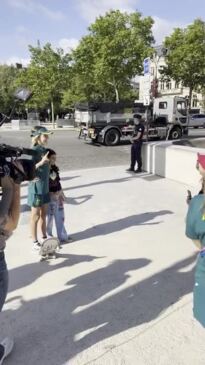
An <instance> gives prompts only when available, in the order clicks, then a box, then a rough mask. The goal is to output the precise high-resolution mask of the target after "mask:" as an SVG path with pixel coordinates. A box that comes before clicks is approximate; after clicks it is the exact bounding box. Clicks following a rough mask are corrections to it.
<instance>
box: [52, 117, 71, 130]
mask: <svg viewBox="0 0 205 365" xmlns="http://www.w3.org/2000/svg"><path fill="white" fill-rule="evenodd" d="M74 122H75V121H74V119H72V118H71V119H57V120H56V127H57V128H63V127H70V128H71V127H74Z"/></svg>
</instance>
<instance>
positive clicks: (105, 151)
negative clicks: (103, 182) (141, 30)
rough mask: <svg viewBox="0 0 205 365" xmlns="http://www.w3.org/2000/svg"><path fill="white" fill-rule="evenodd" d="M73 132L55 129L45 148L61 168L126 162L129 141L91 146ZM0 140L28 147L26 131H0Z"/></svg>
mask: <svg viewBox="0 0 205 365" xmlns="http://www.w3.org/2000/svg"><path fill="white" fill-rule="evenodd" d="M77 137H78V132H77V131H68V130H62V131H59V130H58V131H55V133H54V134H53V135H52V136H51V137H50V140H49V144H48V147H50V148H52V149H54V150H55V151H56V152H57V157H58V165H59V167H60V168H61V170H64V171H69V170H78V169H85V168H93V167H106V166H116V165H126V164H127V165H128V167H129V159H130V157H129V153H130V144H129V143H126V144H125V143H123V144H122V145H119V146H116V147H105V146H102V145H93V144H92V143H90V142H89V141H87V142H85V141H84V140H82V139H81V140H79V139H78V138H77ZM0 143H6V144H10V145H13V146H21V147H22V146H24V147H30V144H31V139H30V133H29V131H15V132H13V131H0Z"/></svg>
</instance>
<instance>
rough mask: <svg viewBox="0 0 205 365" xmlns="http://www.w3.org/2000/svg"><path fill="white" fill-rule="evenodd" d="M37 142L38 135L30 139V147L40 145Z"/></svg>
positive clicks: (38, 140) (38, 139)
mask: <svg viewBox="0 0 205 365" xmlns="http://www.w3.org/2000/svg"><path fill="white" fill-rule="evenodd" d="M39 142H40V135H39V136H35V137H32V139H31V145H32V147H34V146H37V145H38V144H40V143H39Z"/></svg>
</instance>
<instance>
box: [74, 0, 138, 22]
mask: <svg viewBox="0 0 205 365" xmlns="http://www.w3.org/2000/svg"><path fill="white" fill-rule="evenodd" d="M138 2H139V0H78V1H76V6H77V8H78V10H79V13H80V15H81V17H82V18H84V19H85V20H86V21H87V22H93V21H95V19H96V17H98V16H99V15H104V14H105V13H106V12H107V11H109V10H111V9H113V10H116V9H119V10H120V11H123V12H124V11H126V12H128V13H130V12H132V11H135V9H136V5H137V3H138Z"/></svg>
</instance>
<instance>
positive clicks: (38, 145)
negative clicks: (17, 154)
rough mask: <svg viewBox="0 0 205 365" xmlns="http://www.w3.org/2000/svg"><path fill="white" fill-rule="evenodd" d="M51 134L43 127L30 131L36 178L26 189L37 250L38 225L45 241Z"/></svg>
mask: <svg viewBox="0 0 205 365" xmlns="http://www.w3.org/2000/svg"><path fill="white" fill-rule="evenodd" d="M50 134H52V132H50V131H48V130H47V129H46V128H45V127H39V126H37V127H35V128H34V129H33V130H32V131H31V137H32V148H33V150H35V152H36V155H35V157H33V159H34V162H35V168H36V177H35V179H34V180H33V181H31V182H30V183H29V188H28V205H29V206H30V207H31V236H32V239H33V247H34V249H35V250H39V249H40V247H41V242H39V240H38V235H37V229H38V223H39V224H40V230H41V234H42V239H43V240H44V239H46V238H47V235H46V215H47V207H48V203H49V202H50V195H49V173H50V168H49V158H48V153H49V152H47V149H46V145H47V142H48V136H49V135H50Z"/></svg>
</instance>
